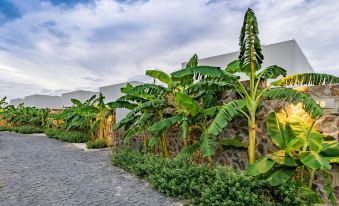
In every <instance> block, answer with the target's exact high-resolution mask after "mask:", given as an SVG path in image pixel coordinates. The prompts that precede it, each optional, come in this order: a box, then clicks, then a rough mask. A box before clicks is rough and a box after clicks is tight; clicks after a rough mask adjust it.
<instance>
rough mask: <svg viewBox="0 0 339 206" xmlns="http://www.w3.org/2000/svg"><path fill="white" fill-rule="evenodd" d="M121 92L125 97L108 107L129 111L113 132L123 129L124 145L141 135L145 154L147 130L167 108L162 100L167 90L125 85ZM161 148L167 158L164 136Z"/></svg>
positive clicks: (109, 104) (156, 87) (151, 86)
mask: <svg viewBox="0 0 339 206" xmlns="http://www.w3.org/2000/svg"><path fill="white" fill-rule="evenodd" d="M121 91H122V93H125V95H124V96H122V97H120V98H118V99H117V100H116V101H114V102H110V103H108V106H109V107H110V108H112V109H116V108H126V109H129V110H131V111H130V112H129V113H128V114H127V115H126V117H124V118H123V119H122V120H121V121H120V122H118V123H117V124H116V125H115V127H114V130H118V129H120V128H123V129H124V131H125V133H124V142H125V143H127V142H128V141H130V139H131V138H132V137H134V136H138V135H142V136H143V143H144V145H143V146H144V152H147V148H148V144H149V138H148V137H147V136H148V130H147V129H148V127H149V125H151V124H153V123H154V121H155V120H159V119H161V118H162V117H163V109H164V108H166V107H167V102H166V101H165V100H164V98H165V96H166V95H167V93H168V90H167V89H166V88H165V87H163V86H160V85H154V84H142V85H137V86H132V85H130V84H127V85H126V86H125V87H124V88H122V89H121ZM161 148H162V152H163V154H164V156H165V157H168V148H167V143H166V139H165V136H163V137H162V145H161Z"/></svg>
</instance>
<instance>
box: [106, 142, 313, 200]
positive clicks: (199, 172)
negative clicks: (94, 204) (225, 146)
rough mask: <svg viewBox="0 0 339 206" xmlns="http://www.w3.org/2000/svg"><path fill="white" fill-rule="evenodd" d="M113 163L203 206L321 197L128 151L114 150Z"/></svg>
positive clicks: (300, 188)
mask: <svg viewBox="0 0 339 206" xmlns="http://www.w3.org/2000/svg"><path fill="white" fill-rule="evenodd" d="M112 163H113V165H115V166H119V167H121V168H123V169H125V170H126V171H128V172H131V173H133V174H135V175H137V176H138V177H140V178H145V179H147V180H148V181H149V182H150V184H151V185H152V186H153V187H154V188H155V189H157V190H158V191H160V192H163V193H165V194H167V195H169V196H172V197H178V198H180V199H183V200H186V201H187V202H188V203H189V204H191V203H193V204H200V205H308V204H314V203H315V202H318V201H319V197H318V196H317V195H315V193H314V192H313V191H312V190H310V189H309V188H308V187H305V186H303V185H302V184H299V183H298V182H295V181H289V182H287V183H284V184H282V185H280V186H276V187H273V186H271V185H270V184H268V183H267V181H264V180H259V179H256V178H253V177H249V176H246V175H244V174H242V173H241V172H240V171H236V170H234V169H232V168H230V167H221V166H220V167H217V168H215V169H213V170H210V168H209V166H208V165H205V164H201V165H195V164H192V163H190V162H189V161H187V160H185V159H174V160H170V159H166V158H163V157H158V156H156V155H153V154H145V155H144V154H142V153H140V152H138V151H134V150H131V149H129V148H125V147H118V148H115V149H114V150H113V154H112Z"/></svg>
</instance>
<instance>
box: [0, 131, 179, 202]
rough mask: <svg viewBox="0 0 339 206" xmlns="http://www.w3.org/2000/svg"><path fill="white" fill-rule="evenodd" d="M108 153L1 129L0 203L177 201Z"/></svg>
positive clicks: (40, 136)
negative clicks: (126, 169)
mask: <svg viewBox="0 0 339 206" xmlns="http://www.w3.org/2000/svg"><path fill="white" fill-rule="evenodd" d="M110 153H111V152H110V151H83V150H80V149H78V148H75V147H74V146H73V145H72V144H69V143H63V142H61V141H58V140H54V139H50V138H47V137H45V136H42V135H21V134H16V133H8V132H0V205H1V206H12V205H32V206H40V205H41V206H52V205H84V206H85V205H100V206H101V205H116V206H118V205H157V206H158V205H159V206H160V205H179V202H178V201H177V200H175V199H172V198H168V197H165V196H164V195H162V194H160V193H159V192H157V191H155V190H154V189H152V188H151V187H150V186H148V185H147V184H146V183H145V182H144V181H143V180H140V179H137V178H136V177H134V176H131V175H130V174H128V173H126V172H124V171H123V170H122V169H120V168H117V167H113V166H112V165H111V162H110Z"/></svg>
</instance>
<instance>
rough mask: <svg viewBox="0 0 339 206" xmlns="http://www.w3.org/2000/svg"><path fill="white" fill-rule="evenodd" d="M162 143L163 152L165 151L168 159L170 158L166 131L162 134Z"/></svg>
mask: <svg viewBox="0 0 339 206" xmlns="http://www.w3.org/2000/svg"><path fill="white" fill-rule="evenodd" d="M161 143H162V151H163V153H164V157H165V158H166V159H168V158H169V153H168V147H167V138H166V135H165V133H163V134H162V135H161Z"/></svg>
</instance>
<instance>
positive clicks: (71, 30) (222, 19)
mask: <svg viewBox="0 0 339 206" xmlns="http://www.w3.org/2000/svg"><path fill="white" fill-rule="evenodd" d="M248 7H251V8H252V9H254V11H255V12H256V15H257V18H258V21H259V29H260V37H261V41H262V43H263V44H271V43H275V42H279V41H285V40H289V39H296V41H297V42H298V44H299V45H300V47H301V48H302V50H303V51H304V53H305V55H306V57H307V58H308V59H309V61H310V63H311V65H312V66H313V67H314V69H315V70H316V71H317V72H326V73H331V74H335V75H339V70H338V68H339V61H338V57H339V38H338V33H339V26H338V25H339V15H338V10H339V1H337V0H304V1H303V0H285V1H280V0H279V1H278V0H277V1H275V0H261V1H259V0H258V1H249V0H242V1H232V0H171V1H168V0H149V1H147V0H139V1H138V0H24V1H23V0H0V97H1V96H8V97H9V98H16V97H22V96H25V95H30V94H35V93H41V94H60V93H62V92H64V91H70V90H74V89H88V90H95V89H96V88H98V87H99V86H104V85H108V84H113V83H121V82H124V81H130V80H143V79H144V77H143V74H144V72H145V70H146V69H149V68H157V69H162V70H164V71H167V72H171V71H173V70H174V69H176V68H179V67H180V63H181V62H183V61H186V60H187V59H188V58H189V57H190V56H191V55H192V54H194V53H195V52H196V53H197V54H198V55H199V56H200V57H208V56H214V55H218V54H223V53H227V52H232V51H236V50H238V36H239V32H240V27H241V24H242V18H243V14H244V12H245V11H246V9H247V8H248Z"/></svg>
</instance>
